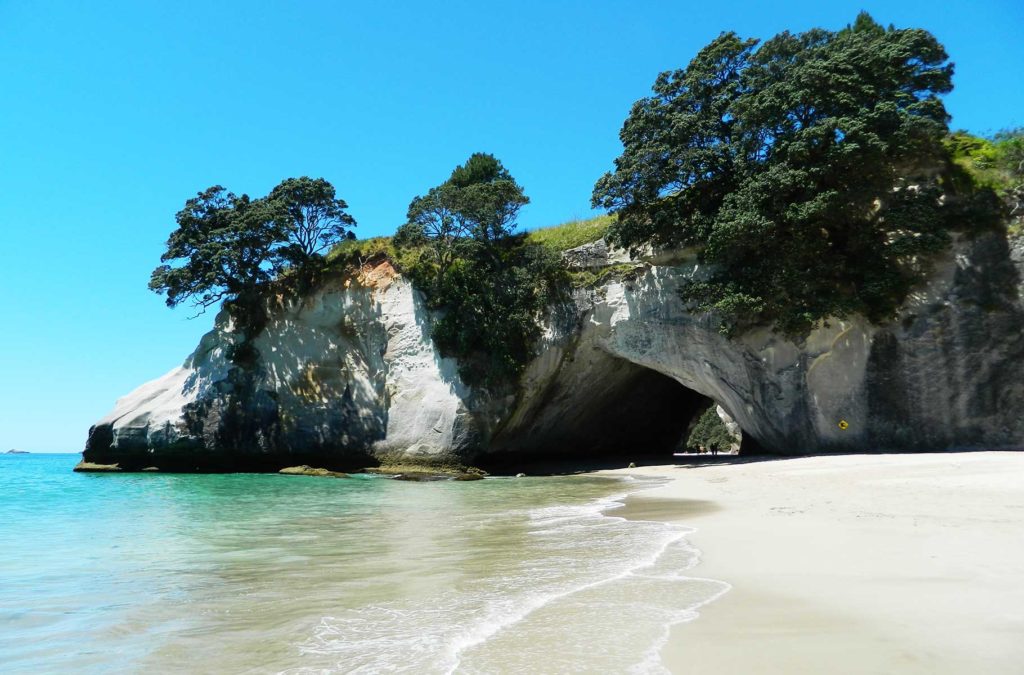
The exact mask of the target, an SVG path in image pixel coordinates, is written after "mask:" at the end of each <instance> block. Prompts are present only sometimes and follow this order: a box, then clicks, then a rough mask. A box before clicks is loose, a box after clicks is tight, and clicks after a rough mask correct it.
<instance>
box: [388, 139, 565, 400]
mask: <svg viewBox="0 0 1024 675" xmlns="http://www.w3.org/2000/svg"><path fill="white" fill-rule="evenodd" d="M528 201H529V200H528V199H527V197H526V195H525V194H524V193H523V189H522V187H520V186H519V185H518V184H517V183H516V182H515V180H514V179H513V178H512V176H511V175H510V174H509V172H508V171H507V170H506V169H505V167H504V166H502V164H501V162H499V161H498V160H497V159H495V158H494V157H493V156H492V155H485V154H481V153H477V154H475V155H473V156H472V157H470V158H469V160H468V161H467V162H466V163H465V164H464V165H462V166H459V167H457V168H456V169H455V170H454V171H453V172H452V174H451V177H450V178H449V179H448V180H447V181H445V182H444V183H442V184H441V185H438V186H437V187H434V188H432V189H431V190H430V191H429V192H428V193H427V194H426V195H425V196H421V197H416V198H414V199H413V200H412V203H411V204H410V205H409V214H408V222H407V223H406V224H405V225H403V226H402V227H401V228H399V230H398V232H397V233H396V235H395V238H394V246H395V247H396V249H397V251H398V256H399V258H400V259H401V267H402V270H403V272H405V273H406V274H407V275H409V277H410V278H411V279H412V281H413V283H414V284H415V285H416V286H417V287H418V288H419V289H420V290H422V291H423V292H424V294H425V296H426V298H427V302H428V306H429V307H430V308H431V309H434V310H437V312H438V315H439V318H438V319H437V320H436V321H435V323H434V325H433V328H432V336H433V339H434V342H435V343H436V344H437V346H438V349H439V351H440V352H441V354H442V355H444V356H451V357H455V358H457V359H458V360H459V374H460V376H461V377H462V379H463V381H464V382H466V383H467V384H469V385H472V386H479V387H483V388H484V389H490V390H498V389H501V388H502V387H503V386H504V385H506V384H508V383H509V382H510V381H511V380H512V379H514V378H515V377H516V376H517V375H518V374H519V373H520V372H521V371H522V369H523V367H524V366H525V364H526V363H527V362H528V361H529V359H530V357H531V356H532V355H533V353H534V349H535V345H536V342H537V340H538V338H539V337H540V328H539V324H538V316H539V314H540V313H541V312H542V311H543V310H544V309H545V308H546V307H547V305H548V303H549V302H550V301H551V300H552V298H553V297H554V294H555V293H556V292H557V289H558V288H560V287H561V286H560V279H561V278H562V276H563V275H564V271H563V269H562V266H561V264H560V258H559V257H558V256H557V255H556V254H554V253H552V252H550V251H548V250H547V249H545V248H544V247H543V246H540V245H538V244H534V243H531V242H529V241H528V240H527V238H526V237H524V236H522V235H513V231H514V229H515V227H516V222H515V219H516V216H517V215H518V213H519V210H520V208H522V206H523V205H524V204H526V203H528Z"/></svg>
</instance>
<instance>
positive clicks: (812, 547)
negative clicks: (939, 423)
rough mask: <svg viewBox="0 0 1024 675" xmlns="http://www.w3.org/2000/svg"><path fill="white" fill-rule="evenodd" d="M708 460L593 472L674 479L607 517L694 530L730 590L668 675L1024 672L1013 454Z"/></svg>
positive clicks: (1018, 493) (1023, 497)
mask: <svg viewBox="0 0 1024 675" xmlns="http://www.w3.org/2000/svg"><path fill="white" fill-rule="evenodd" d="M715 460H717V461H715ZM715 460H711V458H706V459H705V458H702V459H701V460H698V461H699V462H700V463H695V464H690V465H668V466H650V467H640V468H635V469H620V470H614V471H602V472H599V473H602V474H633V475H646V476H662V477H666V478H670V479H672V482H671V483H669V484H667V485H665V486H664V487H661V488H658V489H655V490H652V491H649V492H645V493H643V495H642V496H636V497H631V498H630V499H629V500H627V503H626V506H625V507H624V508H622V509H617V510H616V511H615V515H621V516H626V517H629V518H636V519H644V520H670V521H678V522H681V523H684V524H686V525H688V526H690V527H694V528H696V530H697V531H696V532H695V533H694V534H693V535H691V536H690V537H689V539H690V541H691V542H692V543H693V544H694V545H695V546H697V548H699V549H700V550H701V551H702V561H701V562H700V564H698V565H697V566H696V567H695V568H693V569H692V570H690V573H691V574H692V575H693V576H695V577H709V578H713V579H720V580H723V581H726V582H728V583H729V584H731V585H732V590H730V591H729V592H728V593H726V594H725V595H724V596H722V597H721V598H719V599H718V600H716V601H714V602H713V603H711V604H709V605H707V606H705V607H703V608H701V610H700V616H699V618H697V619H696V620H694V621H691V622H688V623H685V624H680V625H677V626H675V627H674V628H673V629H672V632H671V636H670V639H669V641H668V644H667V645H666V646H665V648H664V649H663V651H662V660H663V662H664V663H665V664H666V666H667V667H668V668H669V669H670V670H671V671H672V672H673V673H787V674H793V673H929V674H936V673H1021V672H1024V583H1021V577H1022V575H1024V453H1011V452H974V453H946V454H920V455H845V456H822V457H805V458H798V459H773V460H765V461H743V462H739V461H737V460H736V458H730V457H723V456H719V457H718V458H715Z"/></svg>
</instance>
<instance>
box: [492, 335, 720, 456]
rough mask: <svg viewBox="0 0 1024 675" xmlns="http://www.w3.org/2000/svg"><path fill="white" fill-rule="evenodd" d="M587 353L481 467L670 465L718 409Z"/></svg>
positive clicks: (670, 383) (673, 385) (671, 384)
mask: <svg viewBox="0 0 1024 675" xmlns="http://www.w3.org/2000/svg"><path fill="white" fill-rule="evenodd" d="M587 356H588V357H589V358H586V359H582V358H579V357H578V358H577V359H576V361H575V363H574V365H573V367H571V368H570V369H569V372H568V373H566V372H564V371H563V372H561V373H559V375H560V377H558V378H556V380H555V381H554V382H552V383H551V384H549V385H548V388H547V390H546V391H545V392H544V394H543V396H540V397H538V400H536V401H535V402H534V403H533V405H532V406H530V407H529V408H528V409H527V410H524V411H521V414H520V415H518V419H516V420H513V422H512V423H511V424H510V425H509V426H508V427H506V428H505V429H504V430H503V431H502V432H501V434H500V435H499V437H498V438H496V439H495V443H494V444H493V447H492V449H491V451H490V452H489V453H487V455H486V456H484V457H483V458H481V462H480V464H481V466H483V467H484V468H487V469H488V470H497V471H507V470H511V467H516V469H517V470H520V468H521V467H523V466H524V464H525V463H526V462H529V463H530V464H531V466H532V467H533V468H534V470H540V469H541V468H543V467H537V466H536V464H537V463H542V464H546V465H549V467H548V468H550V469H551V470H557V467H553V466H550V465H553V464H561V465H563V466H562V467H561V468H564V469H573V468H591V467H592V468H597V467H605V466H607V467H613V466H626V465H628V464H629V463H630V462H636V463H637V464H641V463H661V464H664V463H669V462H672V461H673V460H674V457H673V454H674V453H676V452H682V451H684V450H685V449H686V441H687V438H688V436H689V434H690V431H691V430H692V429H693V427H694V425H695V424H696V422H697V420H698V418H699V417H700V416H701V415H702V414H703V413H704V412H705V411H706V410H708V409H709V408H712V409H714V407H715V406H716V403H715V401H714V400H712V399H711V398H709V397H707V396H704V395H703V394H700V393H698V392H696V391H694V390H693V389H690V388H688V387H686V386H684V385H683V384H681V383H679V382H678V381H677V380H675V379H674V378H672V377H669V376H667V375H664V374H662V373H660V372H657V371H655V370H652V369H651V368H647V367H645V366H641V365H637V364H635V363H632V362H630V361H626V360H625V359H620V358H616V357H612V356H610V355H608V354H604V353H601V354H589V355H587ZM735 429H737V430H738V427H735ZM521 470H525V469H521Z"/></svg>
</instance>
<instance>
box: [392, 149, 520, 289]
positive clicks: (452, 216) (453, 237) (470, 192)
mask: <svg viewBox="0 0 1024 675" xmlns="http://www.w3.org/2000/svg"><path fill="white" fill-rule="evenodd" d="M529 202H530V200H529V198H528V197H527V196H526V194H525V193H524V192H523V188H522V187H521V186H520V185H519V184H518V183H516V181H515V179H514V178H512V175H511V174H510V173H509V172H508V170H507V169H506V168H505V167H504V166H503V165H502V163H501V162H500V161H498V159H496V158H495V157H494V155H489V154H485V153H480V152H478V153H475V154H473V155H471V156H470V158H469V159H468V160H466V163H465V164H463V165H460V166H457V167H456V168H455V169H454V170H453V171H452V174H451V176H450V177H449V178H448V180H446V181H445V182H443V183H441V184H440V185H438V186H437V187H433V188H431V189H430V190H429V191H428V192H427V194H426V195H423V196H418V197H414V198H413V200H412V202H411V203H410V204H409V212H408V215H407V220H408V222H407V223H406V224H405V225H403V226H402V227H400V228H399V230H398V233H397V235H396V244H398V245H400V246H402V245H410V244H414V243H417V244H425V245H426V247H427V250H428V251H429V252H430V257H431V261H432V262H433V264H434V265H435V267H436V270H435V272H436V277H437V280H438V281H439V280H440V279H442V278H443V277H444V275H445V274H446V273H447V271H448V269H449V268H450V267H451V265H452V263H454V262H455V260H456V259H457V258H459V257H460V256H464V255H465V253H466V249H467V247H469V246H471V245H473V244H484V245H486V244H488V243H494V242H497V241H500V240H502V239H504V238H506V237H508V236H509V235H511V234H512V232H513V231H514V229H515V227H516V218H517V217H518V215H519V211H520V209H522V207H523V206H525V205H526V204H528V203H529Z"/></svg>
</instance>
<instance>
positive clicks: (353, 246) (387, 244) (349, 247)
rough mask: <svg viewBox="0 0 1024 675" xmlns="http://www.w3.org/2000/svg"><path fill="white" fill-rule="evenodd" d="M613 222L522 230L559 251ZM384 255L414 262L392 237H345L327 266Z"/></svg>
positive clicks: (584, 241) (597, 236) (603, 219)
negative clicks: (399, 248)
mask: <svg viewBox="0 0 1024 675" xmlns="http://www.w3.org/2000/svg"><path fill="white" fill-rule="evenodd" d="M614 222H615V216H597V217H596V218H587V219H585V220H580V219H575V220H570V221H568V222H566V223H562V224H561V225H554V226H552V227H543V228H540V229H538V230H532V231H530V232H526V233H525V237H526V241H527V242H528V243H530V244H538V245H540V246H543V247H544V248H545V249H547V250H549V251H553V252H555V253H560V252H562V251H567V250H569V249H570V248H576V247H577V246H582V245H583V244H589V243H591V242H594V241H597V240H598V239H600V238H602V237H603V236H604V235H605V233H606V232H607V231H608V228H609V227H610V226H611V224H612V223H614ZM381 256H386V257H387V258H388V259H389V260H391V262H392V263H394V264H396V265H397V266H398V267H399V269H401V268H402V266H403V265H402V263H403V259H405V260H404V262H407V263H408V262H414V261H412V260H411V259H410V257H409V255H408V254H407V253H403V252H401V251H399V250H398V249H397V248H396V247H395V245H394V238H393V237H371V238H370V239H346V240H345V241H343V242H341V243H340V244H337V245H336V246H335V247H334V248H332V249H331V250H330V251H329V252H328V253H327V256H326V260H327V267H328V269H332V270H345V269H355V268H358V267H360V266H361V265H363V264H364V263H366V262H367V261H369V260H373V259H376V258H378V257H381Z"/></svg>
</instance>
